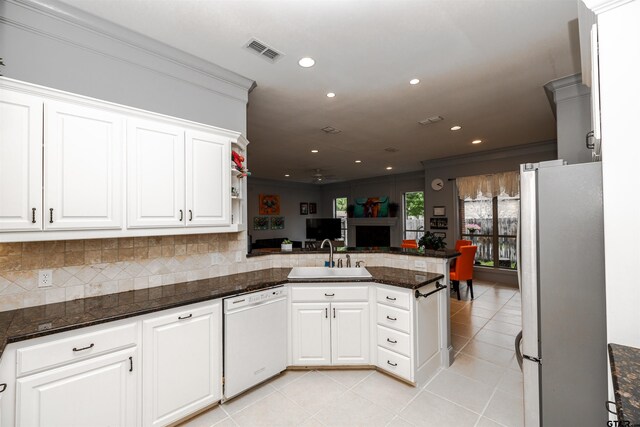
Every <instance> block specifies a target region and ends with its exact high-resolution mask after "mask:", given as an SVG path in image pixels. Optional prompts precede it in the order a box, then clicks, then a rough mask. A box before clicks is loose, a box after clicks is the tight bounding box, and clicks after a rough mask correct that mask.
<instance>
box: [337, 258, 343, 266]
mask: <svg viewBox="0 0 640 427" xmlns="http://www.w3.org/2000/svg"><path fill="white" fill-rule="evenodd" d="M338 268H342V258H338Z"/></svg>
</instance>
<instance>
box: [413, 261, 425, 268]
mask: <svg viewBox="0 0 640 427" xmlns="http://www.w3.org/2000/svg"><path fill="white" fill-rule="evenodd" d="M414 266H415V268H427V263H426V262H424V261H416V262H415V263H414Z"/></svg>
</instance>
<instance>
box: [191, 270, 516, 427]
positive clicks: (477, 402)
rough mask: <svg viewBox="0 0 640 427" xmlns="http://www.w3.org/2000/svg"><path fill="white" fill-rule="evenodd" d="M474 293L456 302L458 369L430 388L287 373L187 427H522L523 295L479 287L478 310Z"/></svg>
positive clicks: (346, 374)
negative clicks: (519, 349) (518, 352)
mask: <svg viewBox="0 0 640 427" xmlns="http://www.w3.org/2000/svg"><path fill="white" fill-rule="evenodd" d="M466 291H467V289H466V286H463V287H462V294H463V297H466V298H467V299H466V300H463V301H457V300H456V299H455V298H454V297H453V296H452V298H451V300H450V301H451V333H452V341H453V347H454V350H455V352H456V356H455V361H454V363H453V364H452V366H451V367H449V368H448V369H443V370H440V371H439V372H438V374H437V375H435V376H434V377H433V378H432V379H431V380H430V381H429V382H428V383H427V384H425V385H424V386H423V387H419V388H418V387H411V386H409V385H406V384H404V383H402V382H400V381H397V380H395V379H393V378H391V377H389V376H387V375H384V374H381V373H379V372H376V371H372V370H314V371H287V372H285V373H283V374H281V375H280V376H278V377H276V378H275V379H273V380H271V381H269V382H267V383H266V384H263V385H261V386H259V387H257V388H255V389H253V390H251V391H249V392H247V393H245V394H244V395H242V396H240V397H238V398H235V399H233V400H231V401H229V402H227V403H225V404H222V405H219V406H216V407H214V408H213V409H211V410H209V411H208V412H205V413H203V414H201V415H199V416H198V417H196V418H193V419H191V420H189V421H188V422H186V423H184V424H183V425H182V427H210V426H214V425H215V426H216V427H223V426H444V425H451V426H459V427H463V426H476V427H490V426H507V427H512V426H513V427H517V426H522V425H523V415H522V414H523V408H522V406H523V401H522V374H521V372H520V369H519V367H518V364H517V361H516V360H515V355H514V351H513V342H514V339H515V336H516V334H517V333H518V332H519V331H520V318H521V317H520V295H519V293H518V292H517V290H515V289H513V288H509V287H504V286H500V285H499V284H496V283H487V282H476V283H474V294H475V297H476V298H475V300H474V301H472V302H471V301H469V300H468V295H467V292H466Z"/></svg>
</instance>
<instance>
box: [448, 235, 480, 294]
mask: <svg viewBox="0 0 640 427" xmlns="http://www.w3.org/2000/svg"><path fill="white" fill-rule="evenodd" d="M477 250H478V247H477V246H473V245H468V246H461V247H460V249H459V250H458V252H460V254H461V255H460V256H459V257H458V258H457V259H456V265H455V266H453V267H452V268H451V270H449V279H450V280H451V283H452V284H453V289H454V290H455V291H456V293H457V294H458V300H460V281H462V280H466V281H467V286H468V287H469V292H471V299H473V264H474V262H475V257H476V251H477Z"/></svg>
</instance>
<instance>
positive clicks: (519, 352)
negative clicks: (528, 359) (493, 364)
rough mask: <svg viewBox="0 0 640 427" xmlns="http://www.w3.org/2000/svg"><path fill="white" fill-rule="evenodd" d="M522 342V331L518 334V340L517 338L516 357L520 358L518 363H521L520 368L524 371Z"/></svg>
mask: <svg viewBox="0 0 640 427" xmlns="http://www.w3.org/2000/svg"><path fill="white" fill-rule="evenodd" d="M521 342H522V331H520V332H518V335H516V340H515V345H516V359H517V360H518V365H520V370H521V371H522V349H521V347H520V343H521Z"/></svg>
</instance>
